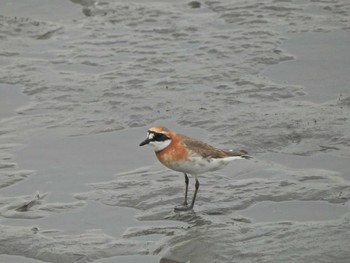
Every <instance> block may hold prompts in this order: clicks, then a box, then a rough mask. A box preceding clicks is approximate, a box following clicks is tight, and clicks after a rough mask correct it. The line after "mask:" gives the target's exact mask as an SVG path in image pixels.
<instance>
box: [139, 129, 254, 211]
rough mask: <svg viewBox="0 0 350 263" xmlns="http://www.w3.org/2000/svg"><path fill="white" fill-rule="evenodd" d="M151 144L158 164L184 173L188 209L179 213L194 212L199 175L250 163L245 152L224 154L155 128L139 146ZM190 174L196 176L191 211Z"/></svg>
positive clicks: (194, 140)
mask: <svg viewBox="0 0 350 263" xmlns="http://www.w3.org/2000/svg"><path fill="white" fill-rule="evenodd" d="M146 144H150V145H152V146H153V147H154V151H155V153H156V156H157V158H158V160H159V161H160V162H161V163H162V164H164V165H165V166H167V167H168V168H170V169H172V170H175V171H179V172H183V173H184V175H185V183H186V191H185V202H184V205H185V207H181V208H177V210H188V209H192V208H193V205H194V202H195V199H196V195H197V191H198V188H199V181H198V178H197V175H198V174H201V173H204V172H207V171H214V170H217V169H220V168H222V167H224V166H225V165H227V164H228V163H229V162H231V161H233V160H236V159H248V158H249V156H247V155H246V154H247V153H246V152H245V151H225V150H221V149H217V148H215V147H213V146H211V145H209V144H206V143H204V142H202V141H199V140H196V139H192V138H189V137H187V136H184V135H181V134H177V133H175V132H172V131H170V130H169V129H167V128H165V127H152V128H150V129H149V130H148V133H147V138H146V140H144V141H143V142H141V143H140V146H143V145H146ZM187 173H189V174H192V175H194V176H195V179H196V184H195V186H196V189H195V192H194V196H193V199H192V203H191V206H190V207H187V190H188V177H187Z"/></svg>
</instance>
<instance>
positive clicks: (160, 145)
mask: <svg viewBox="0 0 350 263" xmlns="http://www.w3.org/2000/svg"><path fill="white" fill-rule="evenodd" d="M170 143H171V140H166V141H162V142H157V141H153V142H150V143H149V144H150V145H152V146H153V149H154V151H155V152H159V151H161V150H163V149H165V148H166V147H168V146H169V144H170Z"/></svg>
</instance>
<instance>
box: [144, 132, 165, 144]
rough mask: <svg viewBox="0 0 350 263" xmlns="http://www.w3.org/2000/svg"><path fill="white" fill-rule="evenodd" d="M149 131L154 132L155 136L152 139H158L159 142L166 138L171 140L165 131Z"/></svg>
mask: <svg viewBox="0 0 350 263" xmlns="http://www.w3.org/2000/svg"><path fill="white" fill-rule="evenodd" d="M148 132H149V133H152V134H153V135H154V136H153V138H152V139H151V141H157V142H163V141H166V140H169V139H170V138H169V137H168V136H166V135H165V134H164V133H157V132H154V131H148Z"/></svg>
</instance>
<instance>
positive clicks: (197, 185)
mask: <svg viewBox="0 0 350 263" xmlns="http://www.w3.org/2000/svg"><path fill="white" fill-rule="evenodd" d="M195 177H196V189H195V190H194V195H193V199H192V203H191V206H190V209H193V206H194V202H195V201H196V197H197V192H198V189H199V181H198V178H197V175H196V176H195Z"/></svg>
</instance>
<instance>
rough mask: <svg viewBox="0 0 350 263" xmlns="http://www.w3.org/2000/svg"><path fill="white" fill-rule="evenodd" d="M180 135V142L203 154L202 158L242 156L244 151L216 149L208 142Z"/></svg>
mask: <svg viewBox="0 0 350 263" xmlns="http://www.w3.org/2000/svg"><path fill="white" fill-rule="evenodd" d="M181 136H182V142H183V143H184V144H185V145H186V146H187V147H188V148H189V149H191V150H193V151H194V152H196V153H198V154H199V155H201V156H203V157H204V158H208V157H211V158H224V157H228V156H242V157H243V156H244V155H245V154H246V152H245V151H225V150H220V149H217V148H215V147H213V146H211V145H209V144H206V143H204V142H201V141H198V140H196V139H192V138H189V137H187V136H184V135H181Z"/></svg>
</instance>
